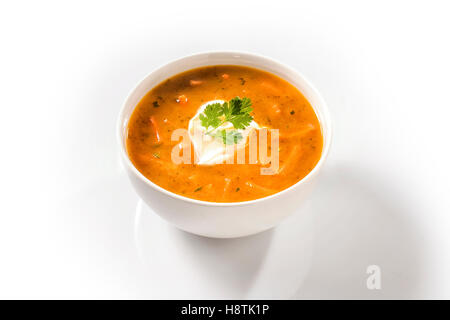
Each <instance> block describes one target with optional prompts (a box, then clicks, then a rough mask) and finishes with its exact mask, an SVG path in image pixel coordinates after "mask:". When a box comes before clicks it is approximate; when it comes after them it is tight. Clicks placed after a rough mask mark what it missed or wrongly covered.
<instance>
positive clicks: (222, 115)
mask: <svg viewBox="0 0 450 320" xmlns="http://www.w3.org/2000/svg"><path fill="white" fill-rule="evenodd" d="M251 106H252V102H251V100H250V99H249V98H242V99H241V98H239V97H235V98H233V99H231V100H230V101H228V102H224V103H213V104H210V105H208V106H207V107H206V108H205V110H204V111H203V113H202V114H200V121H201V123H202V126H203V127H205V128H206V129H207V132H206V134H208V135H211V136H213V137H216V138H219V139H222V141H223V143H224V144H233V143H238V142H239V141H240V140H242V135H241V133H240V132H238V131H237V130H234V129H245V128H246V127H248V126H249V124H250V122H252V120H253V117H252V116H251V115H250V112H251V111H252V110H253V109H252V107H251ZM225 122H230V123H231V124H232V125H233V127H234V129H231V130H224V129H223V130H219V131H217V130H216V129H217V128H218V127H220V126H221V125H222V124H224V123H225Z"/></svg>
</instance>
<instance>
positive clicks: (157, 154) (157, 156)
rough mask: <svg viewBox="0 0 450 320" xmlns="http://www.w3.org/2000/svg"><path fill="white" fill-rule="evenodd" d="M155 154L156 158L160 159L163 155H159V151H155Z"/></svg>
mask: <svg viewBox="0 0 450 320" xmlns="http://www.w3.org/2000/svg"><path fill="white" fill-rule="evenodd" d="M153 156H154V157H155V158H157V159H160V158H161V156H160V155H159V153H158V152H153Z"/></svg>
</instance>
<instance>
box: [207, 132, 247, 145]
mask: <svg viewBox="0 0 450 320" xmlns="http://www.w3.org/2000/svg"><path fill="white" fill-rule="evenodd" d="M211 135H212V136H213V137H215V138H219V139H222V142H223V144H235V143H239V141H241V140H242V138H243V137H242V134H241V133H240V132H239V131H237V130H225V129H222V130H219V131H216V132H214V133H212V134H211Z"/></svg>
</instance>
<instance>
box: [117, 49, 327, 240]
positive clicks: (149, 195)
mask: <svg viewBox="0 0 450 320" xmlns="http://www.w3.org/2000/svg"><path fill="white" fill-rule="evenodd" d="M211 65H241V66H249V67H254V68H257V69H261V70H265V71H268V72H271V73H273V74H275V75H277V76H279V77H281V78H283V79H285V80H287V81H288V82H290V83H291V84H292V85H294V86H295V87H297V88H298V89H299V90H300V91H301V92H302V93H303V95H304V96H305V97H306V99H308V101H309V102H310V103H311V106H312V107H313V108H314V111H315V113H316V115H317V117H318V119H319V122H320V125H321V130H322V135H323V139H324V144H323V151H322V156H321V158H320V160H319V162H318V163H317V165H316V166H315V168H314V169H313V170H312V171H311V172H310V173H309V174H308V175H307V176H306V177H304V178H303V179H302V180H300V181H299V182H297V183H296V184H294V185H293V186H291V187H289V188H287V189H285V190H282V191H280V192H278V193H276V194H274V195H271V196H268V197H265V198H260V199H257V200H251V201H243V202H232V203H216V202H207V201H200V200H194V199H191V198H187V197H183V196H180V195H178V194H175V193H173V192H170V191H167V190H165V189H163V188H161V187H159V186H158V185H156V184H154V183H153V182H152V181H150V180H148V179H147V178H146V177H144V176H143V175H142V174H141V173H140V172H139V171H138V170H137V169H136V167H135V166H134V165H133V163H132V162H131V161H130V159H129V157H128V154H127V151H126V143H125V142H126V141H125V139H126V132H127V124H128V120H129V118H130V116H131V114H132V112H133V110H134V108H135V107H136V105H137V104H138V102H139V101H140V100H141V99H142V98H143V97H144V95H145V94H146V93H147V92H148V91H150V90H151V89H152V88H154V87H155V86H156V85H158V84H159V83H161V82H162V81H163V80H165V79H167V78H170V77H172V76H174V75H176V74H178V73H181V72H183V71H186V70H190V69H194V68H198V67H202V66H211ZM117 129H118V139H119V144H120V152H121V156H122V160H123V163H124V166H125V168H126V171H127V174H128V176H129V178H130V180H131V183H132V185H133V186H134V188H135V189H136V192H137V193H138V195H139V196H140V197H141V198H142V199H143V200H144V202H145V203H146V204H147V205H148V206H149V207H150V208H151V209H152V210H153V211H154V212H156V213H157V214H159V215H160V216H161V217H162V218H164V219H165V220H167V221H168V222H170V223H171V224H173V225H175V226H176V227H178V228H180V229H182V230H185V231H187V232H191V233H195V234H198V235H202V236H207V237H214V238H234V237H242V236H247V235H251V234H255V233H258V232H261V231H264V230H267V229H269V228H272V227H274V226H276V225H277V224H278V223H280V222H281V220H283V218H285V217H287V216H288V215H290V214H292V213H293V212H295V211H296V210H298V208H299V206H300V204H301V203H302V201H303V199H305V197H307V196H308V194H309V192H310V191H311V186H312V183H313V181H314V180H315V178H316V177H317V174H318V173H319V171H320V169H321V168H322V166H323V163H324V161H325V159H326V157H327V155H328V151H329V149H330V144H331V121H330V116H329V113H328V109H327V107H326V104H325V101H324V100H323V99H322V97H321V96H320V94H319V92H318V91H317V90H316V89H315V88H314V87H313V86H312V85H311V84H310V83H309V82H308V81H307V80H306V79H305V78H304V77H303V76H302V75H301V74H300V73H298V72H297V71H294V70H292V69H291V68H289V67H288V66H286V65H284V64H281V63H279V62H277V61H274V60H272V59H269V58H266V57H263V56H260V55H255V54H250V53H240V52H208V53H200V54H194V55H190V56H187V57H184V58H181V59H178V60H175V61H172V62H170V63H168V64H166V65H164V66H162V67H160V68H158V69H156V70H155V71H153V72H151V73H150V74H149V75H148V76H147V77H145V78H144V80H142V81H141V82H140V83H139V84H138V85H137V86H136V88H134V89H133V90H132V91H131V93H130V95H129V96H128V98H127V99H126V100H125V103H124V105H123V107H122V110H121V112H120V115H119V119H118V126H117Z"/></svg>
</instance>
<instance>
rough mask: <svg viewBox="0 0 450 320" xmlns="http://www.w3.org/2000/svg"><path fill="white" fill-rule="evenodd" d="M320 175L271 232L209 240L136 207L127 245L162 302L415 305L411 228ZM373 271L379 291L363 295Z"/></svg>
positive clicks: (364, 184)
mask: <svg viewBox="0 0 450 320" xmlns="http://www.w3.org/2000/svg"><path fill="white" fill-rule="evenodd" d="M355 173H356V172H352V170H347V169H345V168H335V169H334V170H327V172H326V173H325V175H324V176H323V177H322V183H321V184H320V185H321V187H319V190H320V192H316V193H315V194H314V195H313V196H312V198H311V200H310V201H309V203H307V204H306V205H305V206H304V207H303V208H300V209H299V212H298V213H297V214H295V215H293V216H291V217H289V218H288V219H287V220H286V221H284V222H283V223H282V224H281V225H280V226H278V227H277V228H275V229H272V230H269V231H266V232H263V233H260V234H257V235H254V236H250V237H244V238H237V239H210V238H204V237H199V236H195V235H191V234H188V233H186V232H183V231H179V230H178V229H176V228H174V227H172V226H170V225H168V224H167V223H166V222H164V221H163V220H162V219H161V218H159V217H158V216H157V215H156V214H155V213H154V212H152V211H151V209H149V208H148V207H147V206H146V205H145V204H143V203H142V202H141V201H140V202H139V204H138V206H137V212H136V221H135V241H136V247H137V251H138V252H139V256H140V259H141V261H142V262H143V264H144V265H145V269H146V271H147V273H148V276H149V277H151V278H154V280H153V281H154V282H155V283H160V284H161V288H159V289H161V290H162V292H161V293H162V296H163V297H172V298H231V299H239V298H245V299H265V298H267V299H286V298H293V299H298V298H300V299H301V298H326V299H333V298H334V299H339V298H361V299H365V298H376V299H378V298H415V297H418V296H420V294H421V290H422V289H423V281H422V277H423V270H422V262H421V261H422V260H421V258H422V257H421V256H422V251H423V246H422V245H421V244H420V243H417V238H415V236H414V232H415V229H416V227H414V226H412V225H410V224H409V223H407V222H406V221H404V219H403V218H402V217H403V215H404V212H402V211H401V209H400V208H401V205H393V204H392V203H387V202H385V201H387V199H380V198H378V196H377V192H376V190H373V189H371V188H372V186H371V184H370V182H369V181H367V180H366V181H364V180H362V179H361V178H360V177H358V176H355ZM373 264H376V265H379V266H380V267H381V270H382V281H383V288H382V290H368V288H367V286H366V279H367V277H368V275H367V273H366V269H367V267H368V266H369V265H373Z"/></svg>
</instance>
